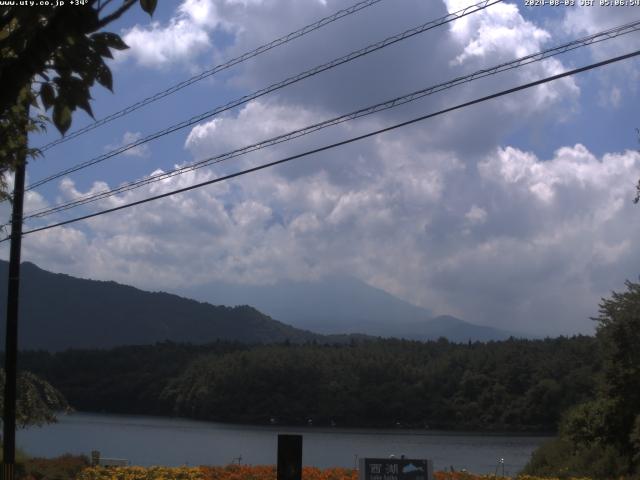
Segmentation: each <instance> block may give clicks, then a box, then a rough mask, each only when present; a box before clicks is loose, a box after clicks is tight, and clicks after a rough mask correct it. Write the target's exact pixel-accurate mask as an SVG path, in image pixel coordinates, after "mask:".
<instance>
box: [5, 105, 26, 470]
mask: <svg viewBox="0 0 640 480" xmlns="http://www.w3.org/2000/svg"><path fill="white" fill-rule="evenodd" d="M28 118H29V107H27V108H26V112H25V123H24V138H25V140H24V142H25V145H24V148H23V149H21V151H20V153H19V158H18V164H17V165H16V171H15V178H14V184H13V212H12V215H11V246H10V250H9V288H8V292H7V331H6V338H5V350H4V355H5V361H4V371H5V384H4V412H3V419H2V429H3V433H2V440H3V445H2V453H3V457H2V479H3V480H14V479H15V468H14V466H15V461H16V386H17V385H16V384H17V357H18V299H19V294H20V249H21V244H22V212H23V204H24V177H25V169H26V165H27V156H26V153H27V142H28V140H27V122H28V121H29V120H28Z"/></svg>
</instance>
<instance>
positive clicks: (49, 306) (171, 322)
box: [0, 261, 510, 351]
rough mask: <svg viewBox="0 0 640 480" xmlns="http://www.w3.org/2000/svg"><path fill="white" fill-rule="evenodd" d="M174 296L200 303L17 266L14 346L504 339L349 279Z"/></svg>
mask: <svg viewBox="0 0 640 480" xmlns="http://www.w3.org/2000/svg"><path fill="white" fill-rule="evenodd" d="M7 271H8V264H7V262H4V261H0V290H1V291H2V292H6V288H7V287H6V285H7V283H6V282H7ZM182 294H183V296H184V297H192V298H196V299H197V300H202V302H201V301H197V300H192V299H189V298H183V296H178V295H174V294H170V293H164V292H147V291H143V290H140V289H137V288H134V287H131V286H127V285H122V284H119V283H116V282H110V281H109V282H105V281H97V280H88V279H80V278H75V277H72V276H69V275H65V274H56V273H51V272H48V271H46V270H42V269H40V268H39V267H37V266H36V265H34V264H32V263H29V262H25V263H23V264H22V280H21V289H20V297H21V300H20V327H19V340H20V347H21V348H25V349H45V350H51V351H56V350H63V349H66V348H110V347H114V346H119V345H142V344H152V343H156V342H161V341H165V340H171V341H175V342H190V343H194V344H202V343H208V342H213V341H215V340H217V339H220V340H228V341H240V342H246V343H272V342H283V341H285V340H289V341H292V342H307V341H314V340H315V341H318V342H345V341H348V340H349V336H348V335H349V334H364V335H372V336H383V337H401V338H408V339H418V340H427V339H437V338H439V337H445V338H448V339H449V340H451V341H459V342H466V341H468V340H474V341H475V340H479V341H486V340H501V339H505V338H508V337H509V336H510V334H509V333H508V332H504V331H500V330H497V329H493V328H490V327H483V326H478V325H473V324H470V323H467V322H464V321H462V320H460V319H457V318H455V317H450V316H440V317H435V318H432V316H431V314H430V312H429V311H428V310H426V309H423V308H420V307H417V306H415V305H411V304H410V303H407V302H404V301H402V300H400V299H398V298H396V297H394V296H392V295H390V294H388V293H386V292H384V291H382V290H379V289H376V288H373V287H370V286H369V285H367V284H365V283H363V282H361V281H358V280H356V279H353V278H345V277H332V278H327V279H325V280H322V281H319V282H297V283H294V282H287V283H281V284H277V285H273V286H262V287H259V286H253V287H239V286H232V285H222V284H217V285H208V286H206V287H201V288H200V289H191V290H190V291H186V290H185V291H184V292H182ZM214 304H218V306H215V305H214ZM220 304H226V305H234V306H221V305H220ZM248 305H252V306H248ZM254 306H256V307H257V308H258V309H256V308H255V307H254ZM0 309H2V311H3V312H4V311H6V294H2V295H0ZM262 312H267V314H265V313H262ZM274 318H277V319H278V320H274ZM283 322H284V323H283ZM290 324H293V325H295V326H291V325H290ZM0 341H4V328H2V329H0Z"/></svg>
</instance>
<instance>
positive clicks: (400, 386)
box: [21, 336, 600, 431]
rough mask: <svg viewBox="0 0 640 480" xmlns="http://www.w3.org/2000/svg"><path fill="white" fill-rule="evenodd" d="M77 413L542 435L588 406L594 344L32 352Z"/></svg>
mask: <svg viewBox="0 0 640 480" xmlns="http://www.w3.org/2000/svg"><path fill="white" fill-rule="evenodd" d="M21 366H22V367H23V368H25V369H29V370H31V371H33V372H35V373H37V374H40V375H42V376H43V377H44V378H46V379H47V380H49V381H50V382H51V383H52V384H53V385H55V386H56V387H58V388H59V389H60V390H61V391H62V392H63V393H64V395H65V396H66V397H67V399H68V400H69V402H70V403H71V404H72V405H73V406H74V407H75V408H76V409H78V410H84V411H104V412H114V413H116V412H117V413H138V414H140V413H146V414H157V415H178V416H183V417H190V418H196V419H207V420H215V421H228V422H247V423H258V424H260V423H269V422H270V421H272V420H271V419H274V420H275V421H277V422H279V423H286V424H303V423H304V424H307V423H308V421H309V419H311V421H312V422H313V425H329V424H332V423H335V424H336V425H339V426H396V425H400V426H403V427H419V428H424V427H427V426H428V427H429V428H453V429H482V430H527V431H530V430H540V431H542V430H544V431H551V430H554V429H555V428H556V426H557V422H558V419H559V418H560V415H561V413H562V412H563V411H564V410H566V409H567V408H568V407H570V406H571V405H575V404H577V403H580V402H583V401H585V400H588V399H590V398H592V396H593V395H594V388H595V387H594V386H595V375H596V374H597V372H598V371H599V370H600V359H599V355H598V353H597V350H596V348H595V340H594V339H593V338H592V337H585V336H580V337H573V338H562V337H561V338H557V339H547V340H515V339H511V340H507V341H502V342H489V343H468V344H453V343H450V342H448V341H446V340H440V341H435V342H426V343H421V342H409V341H400V340H379V341H365V342H352V343H351V344H350V345H342V346H338V345H316V344H306V345H293V344H279V345H270V346H254V347H250V346H247V345H240V344H229V343H221V342H218V343H215V344H211V345H208V346H188V345H178V344H173V343H163V344H158V345H155V346H140V347H122V348H117V349H114V350H109V351H96V350H69V351H66V352H59V353H47V352H27V353H23V355H22V357H21Z"/></svg>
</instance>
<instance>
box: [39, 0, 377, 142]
mask: <svg viewBox="0 0 640 480" xmlns="http://www.w3.org/2000/svg"><path fill="white" fill-rule="evenodd" d="M381 1H382V0H364V1H362V2H358V3H356V4H354V5H352V6H350V7H349V8H345V9H342V10H339V11H337V12H335V13H334V14H332V15H329V16H327V17H324V18H322V19H320V20H318V21H317V22H315V23H312V24H310V25H306V26H305V27H302V28H301V29H299V30H296V31H295V32H291V33H289V34H287V35H284V36H282V37H280V38H278V39H276V40H273V41H271V42H269V43H265V44H264V45H261V46H259V47H257V48H255V49H254V50H251V51H250V52H246V53H243V54H242V55H240V56H238V57H235V58H232V59H231V60H228V61H227V62H225V63H222V64H220V65H216V66H215V67H213V68H210V69H208V70H205V71H203V72H201V73H199V74H198V75H194V76H193V77H191V78H189V79H187V80H184V81H182V82H180V83H178V84H176V85H173V86H171V87H169V88H167V89H166V90H163V91H161V92H158V93H156V94H154V95H151V96H149V97H147V98H145V99H143V100H140V101H139V102H136V103H134V104H132V105H129V106H128V107H126V108H123V109H122V110H120V111H118V112H115V113H112V114H111V115H108V116H106V117H104V118H102V119H100V120H96V121H95V122H93V123H91V124H89V125H87V126H85V127H83V128H80V129H78V130H76V131H74V132H71V133H70V134H68V135H66V136H64V137H61V138H59V139H57V140H54V141H52V142H49V143H47V144H46V145H43V146H42V147H39V148H38V149H39V150H40V151H41V152H44V151H46V150H49V149H50V148H53V147H55V146H56V145H59V144H61V143H65V142H68V141H69V140H71V139H73V138H76V137H78V136H80V135H82V134H84V133H87V132H90V131H91V130H94V129H96V128H98V127H100V126H102V125H105V124H107V123H109V122H111V121H113V120H116V119H118V118H121V117H124V116H125V115H128V114H130V113H131V112H134V111H136V110H138V109H140V108H142V107H144V106H146V105H149V104H150V103H153V102H155V101H157V100H160V99H162V98H164V97H167V96H169V95H171V94H173V93H175V92H177V91H179V90H182V89H183V88H185V87H188V86H189V85H192V84H194V83H196V82H199V81H200V80H203V79H205V78H207V77H210V76H212V75H215V74H216V73H218V72H221V71H223V70H226V69H228V68H231V67H233V66H235V65H238V64H239V63H242V62H244V61H246V60H249V59H251V58H253V57H257V56H258V55H260V54H262V53H265V52H267V51H269V50H271V49H273V48H276V47H279V46H281V45H284V44H286V43H289V42H291V41H292V40H295V39H296V38H300V37H302V36H304V35H306V34H308V33H311V32H313V31H315V30H318V29H319V28H322V27H324V26H325V25H328V24H330V23H332V22H335V21H336V20H339V19H341V18H343V17H346V16H348V15H351V14H353V13H356V12H358V11H360V10H363V9H365V8H367V7H370V6H372V5H375V4H376V3H379V2H381Z"/></svg>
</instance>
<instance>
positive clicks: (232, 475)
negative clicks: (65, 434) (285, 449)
mask: <svg viewBox="0 0 640 480" xmlns="http://www.w3.org/2000/svg"><path fill="white" fill-rule="evenodd" d="M502 478H503V477H496V476H494V475H474V474H471V473H466V472H434V480H496V479H502ZM517 478H518V480H558V479H554V478H545V479H542V478H539V477H531V476H527V475H523V476H520V477H517ZM77 480H276V467H275V466H273V465H259V466H247V465H228V466H226V467H90V468H86V469H85V470H83V471H82V472H81V473H80V475H79V476H78V478H77ZM302 480H358V471H357V470H353V469H348V468H325V469H320V468H315V467H304V468H303V469H302ZM505 480H506V479H505ZM565 480H567V479H565ZM568 480H589V479H568Z"/></svg>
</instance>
